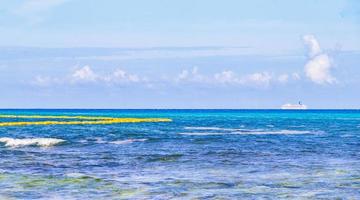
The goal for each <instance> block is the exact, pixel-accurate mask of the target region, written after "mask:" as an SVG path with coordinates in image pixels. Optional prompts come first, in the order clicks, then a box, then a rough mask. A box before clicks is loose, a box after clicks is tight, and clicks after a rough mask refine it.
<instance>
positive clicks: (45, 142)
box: [0, 137, 65, 147]
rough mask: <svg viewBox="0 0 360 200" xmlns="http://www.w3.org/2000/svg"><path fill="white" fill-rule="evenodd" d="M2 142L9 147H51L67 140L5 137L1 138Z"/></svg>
mask: <svg viewBox="0 0 360 200" xmlns="http://www.w3.org/2000/svg"><path fill="white" fill-rule="evenodd" d="M0 142H1V143H4V144H5V146H7V147H23V146H40V147H50V146H54V145H57V144H60V143H63V142H65V140H62V139H56V138H25V139H16V138H8V137H3V138H0Z"/></svg>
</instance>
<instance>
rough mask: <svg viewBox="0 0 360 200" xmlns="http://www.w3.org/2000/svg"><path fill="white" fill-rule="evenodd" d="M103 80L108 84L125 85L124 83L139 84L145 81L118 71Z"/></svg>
mask: <svg viewBox="0 0 360 200" xmlns="http://www.w3.org/2000/svg"><path fill="white" fill-rule="evenodd" d="M103 79H104V80H105V81H107V82H110V83H111V82H112V83H121V82H122V83H124V82H131V83H138V82H140V81H144V79H141V78H140V77H139V76H138V75H136V74H129V73H128V72H126V71H124V70H122V69H117V70H115V71H114V73H112V74H111V75H110V76H106V77H103Z"/></svg>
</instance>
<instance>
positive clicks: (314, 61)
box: [303, 35, 336, 84]
mask: <svg viewBox="0 0 360 200" xmlns="http://www.w3.org/2000/svg"><path fill="white" fill-rule="evenodd" d="M303 39H304V42H305V44H306V45H307V46H308V49H309V50H308V51H309V60H308V62H307V63H306V64H305V67H304V70H305V75H306V76H307V77H308V78H310V80H311V81H313V82H314V83H316V84H332V83H334V82H336V79H335V78H334V77H333V76H332V75H331V68H332V64H331V59H330V57H329V56H328V55H327V54H326V53H323V52H322V50H321V48H320V45H319V43H318V41H317V40H316V38H315V37H314V36H313V35H306V36H304V38H303Z"/></svg>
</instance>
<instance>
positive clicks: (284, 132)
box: [179, 129, 316, 136]
mask: <svg viewBox="0 0 360 200" xmlns="http://www.w3.org/2000/svg"><path fill="white" fill-rule="evenodd" d="M315 133H316V132H311V131H301V130H278V131H266V130H261V131H259V129H254V130H241V131H234V132H184V133H179V134H180V135H194V136H205V135H302V134H315Z"/></svg>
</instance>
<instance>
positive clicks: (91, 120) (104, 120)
mask: <svg viewBox="0 0 360 200" xmlns="http://www.w3.org/2000/svg"><path fill="white" fill-rule="evenodd" d="M0 118H27V119H34V118H35V119H45V118H47V119H86V120H84V121H34V122H0V126H28V125H88V124H116V123H140V122H171V121H172V120H171V119H168V118H112V117H87V116H42V115H0Z"/></svg>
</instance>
